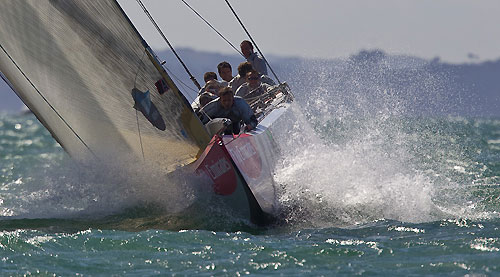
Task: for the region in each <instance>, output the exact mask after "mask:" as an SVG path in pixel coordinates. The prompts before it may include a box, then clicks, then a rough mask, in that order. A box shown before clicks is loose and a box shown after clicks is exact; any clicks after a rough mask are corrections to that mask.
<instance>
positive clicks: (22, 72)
mask: <svg viewBox="0 0 500 277" xmlns="http://www.w3.org/2000/svg"><path fill="white" fill-rule="evenodd" d="M0 48H2V50H3V52H4V53H5V55H7V57H9V59H10V60H11V61H12V63H13V64H14V66H15V67H16V68H17V69H18V70H19V72H20V73H21V74H22V75H23V76H24V78H26V81H28V83H29V84H30V85H31V86H32V87H33V88H34V89H35V91H36V92H37V93H38V95H40V97H41V98H42V99H43V101H45V103H47V105H48V106H49V107H50V109H52V111H54V113H55V114H56V115H57V116H58V117H59V118H60V119H61V121H62V122H63V123H64V124H65V125H66V126H67V127H68V128H69V129H70V130H71V132H73V134H74V135H75V136H76V137H77V138H78V140H80V142H81V143H82V144H83V145H84V146H85V147H86V148H87V149H88V150H89V151H90V153H91V154H92V155H93V156H94V157H95V158H97V159H99V158H98V157H97V155H96V154H95V153H94V151H92V149H90V147H89V146H88V145H87V144H86V143H85V141H83V139H82V138H81V137H80V136H79V135H78V134H77V133H76V131H75V130H74V129H73V127H71V125H69V123H68V122H67V121H66V120H65V119H64V117H62V115H61V114H60V113H59V112H58V111H57V110H56V109H55V108H54V106H52V104H50V102H49V100H47V98H45V96H44V95H43V94H42V92H40V91H39V90H38V88H37V87H36V86H35V84H33V82H31V80H30V79H29V78H28V76H26V74H25V73H24V71H23V70H22V69H21V68H20V67H19V66H18V65H17V63H16V62H15V61H14V59H13V58H12V57H11V56H10V55H9V53H7V50H5V48H3V45H2V44H1V43H0ZM14 92H16V91H15V90H14ZM16 94H17V93H16Z"/></svg>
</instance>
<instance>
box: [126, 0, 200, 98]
mask: <svg viewBox="0 0 500 277" xmlns="http://www.w3.org/2000/svg"><path fill="white" fill-rule="evenodd" d="M136 1H137V3H138V4H139V6H140V7H141V8H142V10H143V11H144V13H145V14H146V16H147V17H148V18H149V20H150V21H151V23H153V25H154V26H155V28H156V30H157V31H158V33H159V34H160V35H161V37H162V38H163V40H165V42H166V43H167V45H168V46H169V47H170V49H171V50H172V52H173V53H174V55H175V56H176V57H177V59H178V60H179V62H180V63H181V64H182V66H183V67H184V70H186V72H187V74H188V75H189V78H190V79H191V81H193V83H194V84H195V86H196V87H197V88H198V89H201V86H200V84H199V83H198V81H197V80H196V78H195V77H194V76H193V75H192V74H191V72H190V71H189V69H188V68H187V66H186V65H185V64H184V62H183V61H182V59H181V57H180V56H179V55H178V54H177V52H176V51H175V49H174V47H173V46H172V44H170V42H169V41H168V39H167V37H166V36H165V35H164V34H163V32H162V31H161V29H160V27H159V26H158V24H156V21H155V20H154V18H153V16H151V14H150V13H149V11H148V9H147V8H146V6H144V4H143V3H142V1H141V0H136Z"/></svg>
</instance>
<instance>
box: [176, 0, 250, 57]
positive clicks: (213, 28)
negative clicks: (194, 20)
mask: <svg viewBox="0 0 500 277" xmlns="http://www.w3.org/2000/svg"><path fill="white" fill-rule="evenodd" d="M181 1H182V2H183V3H184V4H185V5H186V6H187V7H188V8H190V9H191V10H192V11H193V12H194V13H195V14H196V15H197V16H198V17H199V18H200V19H201V20H203V21H204V22H205V23H206V24H207V25H208V26H209V27H210V28H212V30H214V31H215V32H216V33H217V34H218V35H219V36H220V37H221V38H222V39H223V40H225V41H226V42H227V43H228V44H229V45H230V46H231V47H232V48H233V49H234V50H235V51H236V52H238V53H239V54H240V55H241V56H243V57H244V55H243V53H241V51H240V50H238V48H236V47H235V46H234V45H233V44H232V43H231V42H230V41H229V40H227V39H226V38H225V37H224V36H223V35H222V34H221V33H220V32H219V31H217V29H215V27H214V26H212V24H210V22H208V21H207V20H205V18H203V16H201V15H200V14H199V13H198V12H197V11H196V10H195V9H193V8H192V7H191V6H190V5H189V4H188V3H187V2H186V1H184V0H181Z"/></svg>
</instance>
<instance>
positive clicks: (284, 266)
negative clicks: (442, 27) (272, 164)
mask: <svg viewBox="0 0 500 277" xmlns="http://www.w3.org/2000/svg"><path fill="white" fill-rule="evenodd" d="M319 78H321V76H319ZM365 81H366V80H365ZM351 85H352V84H351ZM295 86H296V87H300V84H295ZM305 87H306V86H303V87H302V88H303V90H302V91H303V92H302V94H301V92H300V91H299V92H298V93H296V97H297V101H296V104H295V105H294V106H293V107H292V112H293V113H292V114H294V116H290V115H285V116H290V119H289V120H288V121H286V122H285V124H284V125H285V127H283V128H280V129H278V130H276V131H275V133H273V135H274V137H275V139H276V140H277V141H279V142H280V145H281V153H282V157H281V158H280V160H279V162H278V164H277V165H276V168H275V176H274V178H275V183H276V186H279V188H280V189H279V191H280V195H279V198H278V201H279V203H280V205H281V209H282V212H281V215H280V216H281V223H280V224H279V225H277V226H270V227H266V228H261V227H257V226H255V225H253V224H251V223H250V222H248V220H247V219H242V218H235V217H234V216H232V213H231V212H230V211H227V210H224V209H221V208H218V207H217V205H216V203H213V202H210V201H209V200H207V199H206V197H205V196H206V195H207V194H210V193H211V192H210V191H207V190H204V189H203V188H200V187H199V186H198V181H199V180H197V179H196V178H195V177H194V176H184V175H182V174H180V175H181V176H178V178H176V177H175V176H174V177H172V176H163V175H162V174H161V173H158V172H154V171H148V169H147V168H139V169H136V168H132V169H130V167H129V168H127V169H124V167H121V166H117V165H114V164H108V165H106V166H102V165H99V166H92V165H89V164H80V163H78V162H76V161H73V160H72V159H71V158H70V157H68V155H67V154H65V152H64V151H63V149H62V148H61V147H60V146H59V145H58V144H57V142H56V141H55V140H54V139H53V138H52V137H51V135H50V133H49V132H48V131H47V130H46V129H45V128H44V127H43V126H42V125H41V124H40V123H39V122H38V121H37V119H36V117H35V116H33V115H31V114H24V115H21V114H3V115H1V116H0V216H1V217H0V253H1V255H0V257H1V260H0V275H1V276H9V275H13V276H19V275H42V276H44V275H57V276H59V275H61V276H69V275H77V274H78V275H84V276H110V275H115V276H121V275H135V276H148V275H194V274H196V275H228V276H235V275H236V276H241V275H247V274H252V275H284V276H302V275H311V276H320V275H324V276H331V275H357V274H360V275H365V274H366V275H405V276H406V275H415V274H418V275H420V274H422V275H454V276H455V275H466V274H474V275H497V274H500V263H499V261H500V230H499V228H500V214H499V212H500V204H499V201H500V119H495V118H485V117H472V116H459V115H451V116H450V115H443V114H439V115H438V114H427V115H426V114H416V113H409V112H408V111H409V108H408V107H411V101H409V100H408V99H406V100H402V99H401V98H400V95H398V94H395V93H392V92H391V90H386V89H375V90H372V91H371V92H370V94H366V87H358V88H359V89H358V90H356V89H353V90H351V91H348V92H346V91H335V84H331V86H320V85H317V86H316V87H315V86H309V85H308V88H307V89H306V88H305ZM369 87H370V88H373V84H372V85H370V86H369ZM305 94H308V96H307V97H306V96H304V95H305ZM292 117H293V118H292ZM117 164H119V163H118V162H117ZM125 167H126V166H125Z"/></svg>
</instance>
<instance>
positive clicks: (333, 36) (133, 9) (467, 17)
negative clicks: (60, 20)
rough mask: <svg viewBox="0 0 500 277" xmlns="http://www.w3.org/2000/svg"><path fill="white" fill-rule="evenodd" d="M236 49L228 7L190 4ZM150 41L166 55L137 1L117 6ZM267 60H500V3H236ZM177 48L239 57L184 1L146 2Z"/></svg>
mask: <svg viewBox="0 0 500 277" xmlns="http://www.w3.org/2000/svg"><path fill="white" fill-rule="evenodd" d="M186 1H187V2H188V3H189V4H190V5H191V6H192V7H193V8H195V9H197V10H198V12H199V13H200V14H201V15H202V16H204V17H205V18H206V19H207V20H208V21H209V22H211V23H212V25H214V26H215V27H216V28H217V29H218V30H219V31H220V32H221V33H223V34H224V35H225V36H226V37H227V38H228V39H229V40H230V41H231V42H233V44H235V45H236V46H238V45H239V42H240V41H241V40H243V39H246V37H245V35H244V32H243V30H242V28H241V27H240V26H239V25H238V23H237V21H236V19H235V18H234V16H233V15H232V14H231V12H230V10H229V8H228V7H227V6H226V4H225V1H224V0H186ZM119 2H120V4H121V5H122V7H123V8H124V10H125V11H126V13H127V14H128V15H129V17H130V18H131V19H132V21H133V22H134V24H135V25H136V27H137V28H138V29H139V31H140V32H141V34H142V35H143V36H144V38H145V39H146V41H148V43H149V44H150V45H151V46H152V47H153V48H155V49H162V48H165V47H166V44H165V43H164V42H163V40H162V39H161V37H160V36H159V35H158V34H157V33H156V31H155V29H154V28H153V26H152V25H151V23H150V22H149V21H148V19H147V17H146V15H145V14H144V13H143V12H142V10H141V9H140V8H139V5H138V4H137V2H136V1H135V0H119ZM230 2H231V4H232V5H233V8H234V9H235V10H236V11H237V12H238V13H239V15H240V17H241V19H242V21H243V22H244V23H245V24H246V27H247V28H248V29H249V31H250V32H251V34H252V35H253V36H254V39H255V40H256V42H257V44H258V45H259V47H260V48H261V50H262V51H263V52H264V54H274V55H283V56H302V57H321V58H336V57H348V56H349V55H351V54H354V53H357V52H358V51H359V50H361V49H375V48H377V49H382V50H384V51H386V52H387V53H390V54H410V55H414V56H417V57H422V58H427V59H431V58H434V57H440V58H441V59H442V60H443V61H447V62H454V63H459V62H474V61H476V62H479V61H484V60H494V59H498V58H500V29H499V28H500V1H499V0H469V1H466V0H411V1H410V0H376V1H375V0H365V1H360V0H317V1H315V0H300V1H298V0H247V1H241V0H232V1H230ZM143 3H144V4H145V5H146V7H147V8H148V9H149V11H150V13H151V14H152V16H153V17H154V18H155V20H156V21H157V22H158V24H159V25H160V27H161V28H162V30H163V32H164V33H165V35H166V37H167V38H168V39H169V40H170V42H171V43H172V44H173V45H174V47H191V48H195V49H198V50H208V51H213V52H220V53H231V54H234V53H236V52H235V51H234V50H233V49H232V48H231V47H230V46H229V45H228V44H227V43H225V42H224V41H223V40H222V39H220V38H219V36H218V35H217V34H215V33H214V32H213V31H212V30H211V29H209V27H208V26H207V25H206V24H205V23H204V22H202V21H201V20H200V19H199V18H198V17H196V15H195V14H194V13H193V12H192V11H191V10H189V9H188V8H187V7H186V6H185V5H184V4H183V3H182V1H181V0H143Z"/></svg>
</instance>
